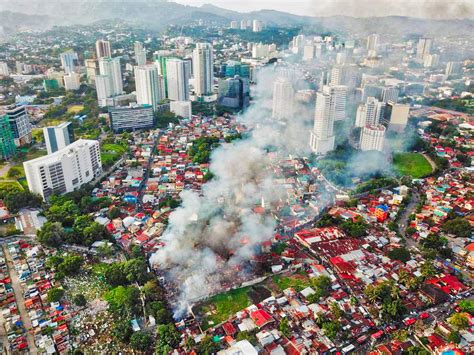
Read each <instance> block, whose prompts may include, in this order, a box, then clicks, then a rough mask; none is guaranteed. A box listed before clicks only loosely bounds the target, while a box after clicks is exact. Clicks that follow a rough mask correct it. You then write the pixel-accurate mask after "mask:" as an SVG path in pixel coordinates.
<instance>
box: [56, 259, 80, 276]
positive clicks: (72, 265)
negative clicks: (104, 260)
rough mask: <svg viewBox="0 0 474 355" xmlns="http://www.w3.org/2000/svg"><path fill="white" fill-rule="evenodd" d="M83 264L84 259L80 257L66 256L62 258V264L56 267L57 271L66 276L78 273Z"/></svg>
mask: <svg viewBox="0 0 474 355" xmlns="http://www.w3.org/2000/svg"><path fill="white" fill-rule="evenodd" d="M83 263H84V258H83V257H82V256H78V255H68V256H66V257H65V258H64V260H63V262H62V263H60V264H59V265H58V267H57V269H58V271H59V272H62V273H63V274H64V275H66V276H68V275H73V274H77V273H78V272H79V271H80V268H81V266H82V264H83Z"/></svg>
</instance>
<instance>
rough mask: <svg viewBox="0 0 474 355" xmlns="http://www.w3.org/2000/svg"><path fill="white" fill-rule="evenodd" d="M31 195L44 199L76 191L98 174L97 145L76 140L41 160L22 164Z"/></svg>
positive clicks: (99, 172) (37, 159) (99, 165)
mask: <svg viewBox="0 0 474 355" xmlns="http://www.w3.org/2000/svg"><path fill="white" fill-rule="evenodd" d="M23 167H24V168H25V175H26V181H27V182H28V188H29V189H30V191H31V192H33V193H37V194H40V195H41V196H42V197H43V199H44V200H47V199H48V198H49V197H50V196H51V195H53V194H64V193H67V192H72V191H74V190H77V189H79V188H80V187H81V186H82V185H84V184H87V183H89V182H91V181H93V180H94V179H95V178H97V177H99V176H100V174H101V173H102V162H101V160H100V146H99V142H98V141H95V140H85V139H79V140H77V141H76V142H74V143H72V144H70V145H68V146H67V147H65V148H63V149H61V150H58V151H56V152H54V153H52V154H49V155H46V156H44V157H40V158H36V159H33V160H29V161H26V162H24V163H23Z"/></svg>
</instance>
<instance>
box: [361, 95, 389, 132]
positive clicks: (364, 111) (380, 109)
mask: <svg viewBox="0 0 474 355" xmlns="http://www.w3.org/2000/svg"><path fill="white" fill-rule="evenodd" d="M385 106H386V105H385V102H381V101H379V100H377V99H376V98H375V97H369V98H368V99H367V102H366V103H363V104H360V105H359V107H358V108H357V114H356V121H355V126H356V127H365V126H366V125H376V124H379V123H382V121H383V118H384V111H385Z"/></svg>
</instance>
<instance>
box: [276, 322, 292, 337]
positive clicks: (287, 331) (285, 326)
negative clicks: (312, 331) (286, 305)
mask: <svg viewBox="0 0 474 355" xmlns="http://www.w3.org/2000/svg"><path fill="white" fill-rule="evenodd" d="M278 330H279V331H280V332H282V333H283V335H284V336H286V337H289V336H290V334H291V328H290V325H289V324H288V317H284V318H282V319H281V321H280V325H279V326H278Z"/></svg>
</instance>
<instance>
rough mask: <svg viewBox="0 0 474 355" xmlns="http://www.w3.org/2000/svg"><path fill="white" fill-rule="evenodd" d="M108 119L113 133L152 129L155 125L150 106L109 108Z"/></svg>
mask: <svg viewBox="0 0 474 355" xmlns="http://www.w3.org/2000/svg"><path fill="white" fill-rule="evenodd" d="M109 118H110V126H111V128H112V130H113V131H114V132H122V131H127V130H128V131H133V130H137V129H146V128H153V126H154V123H155V119H154V116H153V107H152V106H151V105H135V106H129V107H114V108H109Z"/></svg>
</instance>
